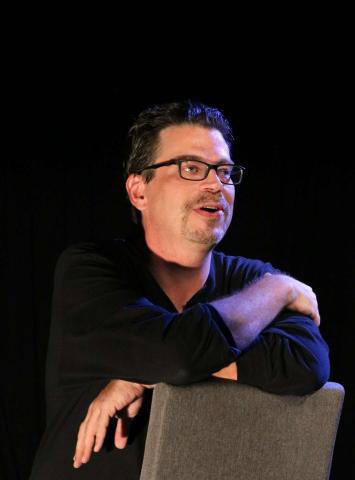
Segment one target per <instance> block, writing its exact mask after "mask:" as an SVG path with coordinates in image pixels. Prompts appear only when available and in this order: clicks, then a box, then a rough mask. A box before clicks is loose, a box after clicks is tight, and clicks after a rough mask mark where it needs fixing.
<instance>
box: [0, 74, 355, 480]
mask: <svg viewBox="0 0 355 480" xmlns="http://www.w3.org/2000/svg"><path fill="white" fill-rule="evenodd" d="M201 83H202V82H201ZM279 87H280V85H270V86H268V85H266V83H265V82H264V83H263V87H262V88H260V87H259V86H258V85H257V83H255V84H249V85H248V86H247V87H245V86H244V87H240V86H239V87H236V86H235V85H231V86H228V87H227V86H225V88H215V89H213V88H211V86H209V88H207V87H205V88H204V87H203V85H199V86H198V87H196V88H176V87H175V88H174V89H171V88H168V86H166V87H165V88H162V87H161V86H160V87H159V88H155V89H154V88H152V89H145V90H144V91H142V90H140V89H135V90H134V91H133V89H131V90H127V89H126V88H124V89H123V88H122V89H121V88H110V87H100V86H96V87H90V88H89V87H83V86H73V85H72V86H68V85H66V86H63V85H62V86H60V87H59V86H58V85H56V86H55V87H49V86H48V85H46V86H43V85H37V86H36V87H31V88H27V89H26V88H22V89H20V90H16V91H15V93H13V108H12V109H11V115H10V118H9V122H10V123H11V122H14V125H15V128H14V129H12V134H11V136H10V137H9V139H10V153H9V154H7V156H6V158H7V161H5V164H3V166H2V167H1V178H0V181H1V183H0V192H1V203H0V208H1V210H0V221H1V224H0V225H1V237H0V240H1V257H0V261H1V267H2V271H3V272H4V283H3V286H2V288H1V293H0V295H1V300H2V304H3V305H4V306H3V307H1V311H2V332H3V336H2V354H3V355H4V358H3V360H2V367H3V369H2V382H1V383H2V386H3V387H2V390H3V394H2V395H1V412H0V413H1V417H0V418H1V420H0V421H1V433H2V437H1V438H2V440H1V455H2V459H1V468H2V469H3V470H4V472H6V474H5V477H4V478H9V479H11V480H12V479H21V480H22V479H26V478H27V477H28V473H29V469H30V466H31V462H32V459H33V455H34V452H35V449H36V447H37V445H38V442H39V439H40V435H41V433H42V431H43V427H44V385H43V380H44V379H43V377H44V364H45V355H46V346H47V339H48V329H49V322H50V302H51V293H52V280H53V271H54V267H55V263H56V260H57V258H58V255H59V254H60V253H61V251H62V250H63V249H64V248H65V247H66V246H68V245H70V244H73V243H76V242H80V241H85V240H93V239H98V238H108V237H114V236H118V235H121V234H123V233H125V232H127V231H128V230H129V222H130V209H129V206H128V203H127V200H126V195H125V191H124V184H123V181H122V161H123V159H124V157H125V155H126V151H127V146H126V143H125V138H126V133H127V129H128V127H129V126H130V124H131V123H132V121H133V119H134V117H135V116H136V114H138V113H139V111H141V110H142V109H143V108H145V107H147V106H149V105H151V104H153V103H160V102H165V101H174V100H179V99H185V98H191V99H193V100H198V101H202V102H205V103H207V104H211V105H213V106H217V107H219V108H221V109H222V110H223V111H224V113H225V114H226V116H227V117H228V118H229V119H230V120H231V123H232V125H233V128H234V133H235V138H236V145H235V149H234V152H233V154H234V159H235V161H236V162H237V163H240V164H241V165H244V166H245V167H246V173H245V178H244V180H243V184H242V185H241V186H240V187H238V189H237V195H236V208H235V215H234V220H233V223H232V225H231V227H230V230H229V232H228V234H227V236H226V238H225V239H224V240H223V242H222V244H221V245H220V247H219V248H220V249H222V250H224V251H226V252H227V253H231V254H236V255H238V254H239V255H243V256H247V257H252V258H260V259H262V260H265V261H271V262H272V263H273V264H274V266H276V267H279V268H281V269H283V270H284V271H286V272H288V273H290V274H291V275H292V276H294V277H296V278H298V279H300V280H301V281H303V282H305V283H308V284H310V285H311V286H312V287H313V289H314V291H315V292H316V294H317V296H318V301H319V305H320V313H321V318H322V324H321V331H322V333H323V336H324V337H325V339H326V341H327V342H328V344H329V346H330V352H331V364H332V371H331V380H332V381H336V382H339V383H341V384H342V385H344V387H345V389H346V400H345V404H344V409H343V414H342V418H341V422H340V427H339V432H338V437H337V443H336V447H335V452H334V459H333V469H332V478H333V479H337V480H338V479H340V478H344V477H343V475H344V472H346V477H347V478H351V473H350V470H351V469H352V468H353V454H354V451H355V450H354V439H353V437H354V435H353V431H352V430H353V425H354V408H353V400H352V399H353V395H354V389H355V385H354V379H353V377H354V373H353V370H354V368H353V366H354V358H355V353H354V350H355V347H354V345H355V334H354V326H353V325H354V313H353V312H354V276H353V266H354V265H353V256H354V255H353V251H354V247H353V244H354V236H353V235H352V233H353V232H352V229H351V225H352V224H353V218H354V214H353V206H354V201H353V191H354V188H355V184H354V175H353V174H354V169H353V165H352V164H353V158H352V154H351V151H352V150H351V148H350V134H351V131H350V124H349V122H348V119H347V113H348V112H347V105H346V96H345V94H344V95H343V94H342V90H341V85H340V84H339V83H338V84H337V87H336V88H335V89H331V88H330V84H329V83H328V84H327V85H326V86H322V85H321V84H314V85H309V84H308V83H305V84H303V87H302V88H301V87H299V85H298V83H297V82H294V83H293V84H292V85H290V86H287V85H286V86H285V85H284V86H283V88H279ZM10 100H11V99H10ZM19 146H21V148H20V147H19ZM349 160H350V161H349ZM351 424H352V425H351Z"/></svg>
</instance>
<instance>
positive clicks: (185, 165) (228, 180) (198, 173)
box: [132, 157, 245, 185]
mask: <svg viewBox="0 0 355 480" xmlns="http://www.w3.org/2000/svg"><path fill="white" fill-rule="evenodd" d="M169 165H177V166H178V167H179V174H180V177H181V178H183V179H184V180H191V181H193V182H199V181H201V180H204V179H205V178H207V176H208V174H209V173H210V170H215V171H216V174H217V176H218V178H219V180H220V181H221V183H224V184H225V185H239V184H240V182H241V181H242V178H243V171H244V170H245V168H244V167H241V166H240V165H232V164H231V163H219V164H217V165H214V164H212V163H206V162H203V161H202V160H196V159H194V158H190V157H184V158H173V159H172V160H167V161H166V162H160V163H155V164H154V165H149V166H148V167H145V168H141V169H140V170H136V171H135V172H132V173H138V174H139V173H142V172H144V171H145V170H153V169H156V168H160V167H168V166H169Z"/></svg>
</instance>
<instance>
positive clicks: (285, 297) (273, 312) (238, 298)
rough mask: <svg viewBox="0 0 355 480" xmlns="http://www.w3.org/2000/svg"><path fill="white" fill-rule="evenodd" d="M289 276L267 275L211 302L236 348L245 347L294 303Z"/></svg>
mask: <svg viewBox="0 0 355 480" xmlns="http://www.w3.org/2000/svg"><path fill="white" fill-rule="evenodd" d="M287 278H288V277H287V276H286V275H268V276H264V277H263V278H261V279H260V280H259V281H257V282H256V283H254V284H252V285H250V286H248V287H247V288H245V289H243V290H241V291H240V292H237V293H235V294H233V295H230V296H228V297H226V298H223V299H220V300H216V301H213V302H211V305H212V306H213V307H214V308H215V309H216V310H217V311H218V313H219V314H220V315H221V317H222V318H223V321H224V322H225V324H226V325H227V327H228V328H229V330H230V332H231V334H232V336H233V339H234V341H235V343H236V346H237V347H238V348H240V349H242V350H243V349H244V348H246V347H247V346H248V345H250V343H251V342H252V341H253V340H254V339H255V338H256V337H257V336H258V335H259V333H260V332H261V331H262V330H263V329H264V328H265V327H267V325H269V324H270V323H271V322H272V320H273V319H274V318H275V317H276V316H277V315H278V314H279V313H280V312H281V310H282V309H283V308H285V306H286V305H287V304H289V303H290V302H291V301H292V289H291V288H290V285H289V283H288V280H287Z"/></svg>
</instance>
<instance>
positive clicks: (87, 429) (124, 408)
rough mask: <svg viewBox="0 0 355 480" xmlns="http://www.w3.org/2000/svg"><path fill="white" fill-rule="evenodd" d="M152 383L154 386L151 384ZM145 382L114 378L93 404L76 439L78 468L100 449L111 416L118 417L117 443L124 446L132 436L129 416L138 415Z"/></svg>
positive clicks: (117, 445)
mask: <svg viewBox="0 0 355 480" xmlns="http://www.w3.org/2000/svg"><path fill="white" fill-rule="evenodd" d="M150 387H152V386H150ZM143 392H144V386H143V385H140V384H138V383H133V382H126V381H125V380H112V381H111V382H109V383H108V384H107V385H106V387H105V388H104V389H103V390H101V392H100V393H99V395H98V396H97V397H96V398H95V400H94V401H93V402H92V403H91V404H90V406H89V409H88V412H87V415H86V417H85V419H84V421H83V422H82V423H81V425H80V428H79V433H78V440H77V443H76V449H75V456H74V468H79V467H80V466H81V465H82V464H83V463H87V462H88V461H89V460H90V457H91V454H92V452H93V451H94V452H99V451H100V449H101V447H102V445H103V442H104V439H105V436H106V430H107V427H108V424H109V422H110V419H111V418H112V417H114V416H116V413H117V412H118V411H120V413H121V414H120V417H117V426H116V432H115V446H116V447H117V448H124V447H125V446H126V444H127V440H128V425H127V419H128V418H133V417H135V416H136V415H137V414H138V412H139V409H140V407H141V406H142V403H143Z"/></svg>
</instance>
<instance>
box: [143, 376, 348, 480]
mask: <svg viewBox="0 0 355 480" xmlns="http://www.w3.org/2000/svg"><path fill="white" fill-rule="evenodd" d="M343 399H344V389H343V387H342V386H341V385H339V384H337V383H332V382H328V383H326V384H325V385H324V386H323V387H322V388H321V389H320V390H318V391H317V392H315V393H312V394H311V395H306V396H284V395H282V396H281V395H274V394H270V393H266V392H263V391H261V390H259V389H257V388H254V387H250V386H247V385H242V384H238V383H234V382H231V381H223V380H219V379H209V380H207V381H204V382H201V383H195V384H193V385H187V386H179V387H175V386H171V385H166V384H159V385H157V387H155V391H154V394H153V402H152V410H151V415H150V421H149V427H148V435H147V441H146V447H145V454H144V461H143V467H142V472H141V477H140V478H141V480H199V479H201V480H202V479H203V480H209V479H223V480H229V479H233V480H234V479H239V480H269V479H270V480H275V479H276V480H277V479H280V480H300V479H301V480H326V479H328V478H329V472H330V467H331V463H332V454H333V448H334V443H335V438H336V433H337V428H338V423H339V418H340V413H341V409H342V404H343Z"/></svg>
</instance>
